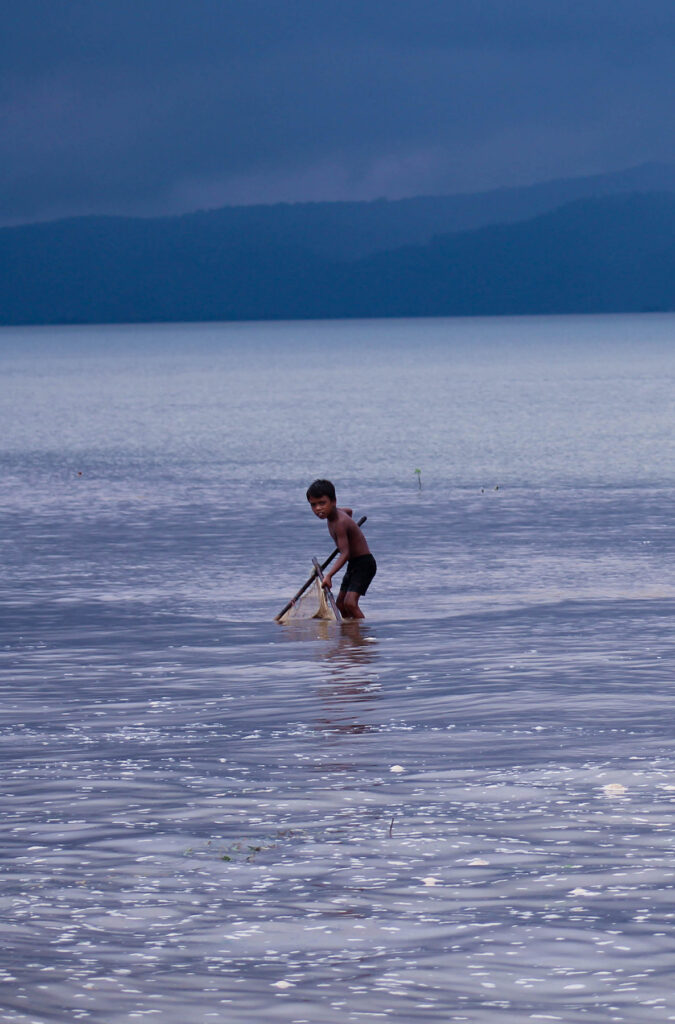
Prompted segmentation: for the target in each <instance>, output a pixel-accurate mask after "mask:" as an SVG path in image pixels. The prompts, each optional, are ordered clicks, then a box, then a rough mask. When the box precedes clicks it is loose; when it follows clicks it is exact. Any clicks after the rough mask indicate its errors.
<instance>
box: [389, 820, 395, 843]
mask: <svg viewBox="0 0 675 1024" xmlns="http://www.w3.org/2000/svg"><path fill="white" fill-rule="evenodd" d="M393 834H394V819H393V818H392V819H391V822H390V823H389V838H390V839H391V837H392V836H393Z"/></svg>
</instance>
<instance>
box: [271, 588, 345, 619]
mask: <svg viewBox="0 0 675 1024" xmlns="http://www.w3.org/2000/svg"><path fill="white" fill-rule="evenodd" d="M301 619H330V620H331V621H332V622H335V614H334V612H333V609H332V608H331V606H330V605H329V604H328V601H327V600H326V592H325V590H324V589H323V587H322V586H321V584H320V583H319V581H318V580H317V579H315V580H314V582H313V583H312V584H311V586H309V587H308V588H307V590H306V591H305V593H304V594H303V595H302V597H299V598H298V600H297V601H296V602H295V604H294V605H291V607H290V608H289V609H288V611H287V612H284V614H283V615H282V616H281V618H280V619H279V620H278V621H279V622H281V623H284V622H298V621H300V620H301Z"/></svg>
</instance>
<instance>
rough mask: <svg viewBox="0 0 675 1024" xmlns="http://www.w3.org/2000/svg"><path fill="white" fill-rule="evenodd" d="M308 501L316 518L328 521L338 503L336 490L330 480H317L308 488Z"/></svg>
mask: <svg viewBox="0 0 675 1024" xmlns="http://www.w3.org/2000/svg"><path fill="white" fill-rule="evenodd" d="M307 501H308V502H309V503H310V505H311V506H312V512H313V513H314V515H315V516H318V517H319V519H326V518H327V516H328V515H329V514H330V513H331V512H332V511H333V509H334V508H335V505H336V502H337V498H336V497H335V488H334V487H333V484H332V483H331V482H330V480H315V481H314V483H311V484H310V485H309V487H308V488H307Z"/></svg>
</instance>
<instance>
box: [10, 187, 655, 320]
mask: <svg viewBox="0 0 675 1024" xmlns="http://www.w3.org/2000/svg"><path fill="white" fill-rule="evenodd" d="M626 173H627V176H628V177H627V179H626V180H628V179H631V174H630V173H629V172H626ZM632 173H634V174H636V175H637V174H638V172H637V171H636V172H632ZM641 173H643V174H646V173H647V172H646V171H645V170H644V169H643V170H642V172H641ZM649 173H650V174H653V175H654V177H655V180H656V179H659V180H661V179H660V178H659V175H661V177H662V178H666V179H667V178H668V174H669V173H671V172H669V171H668V169H667V168H666V169H664V168H662V169H661V170H659V171H657V169H654V168H652V170H651V171H650V172H649ZM638 176H639V175H638ZM590 180H591V179H587V181H590ZM593 180H595V179H593ZM631 180H632V179H631ZM620 184H621V182H620V180H619V176H615V179H614V184H613V186H612V187H613V188H615V194H613V195H604V196H602V197H592V198H584V199H580V200H577V201H575V202H571V203H566V205H563V206H559V207H558V208H556V209H554V210H550V211H548V212H545V213H543V214H541V215H539V216H536V217H531V216H530V217H528V218H527V219H523V220H520V221H517V222H515V223H508V218H507V219H506V220H503V221H502V223H500V224H497V225H494V224H493V225H490V226H484V227H480V228H478V229H475V230H464V231H452V232H447V231H438V232H437V233H436V235H435V237H432V238H431V240H428V239H427V238H426V236H425V239H424V241H423V243H421V244H419V243H415V244H406V245H402V246H391V247H390V248H389V250H387V251H375V252H370V254H369V255H363V249H364V248H365V249H368V248H369V247H368V246H366V245H365V241H363V240H364V239H365V238H366V236H368V237H369V238H370V241H371V243H372V241H373V239H374V237H375V232H374V230H371V229H372V225H373V223H374V221H372V220H371V222H370V227H368V230H366V228H365V227H364V228H363V232H362V242H363V244H360V245H354V247H353V248H352V250H351V251H350V255H349V256H345V255H342V256H341V257H338V256H337V255H336V253H335V252H333V253H332V254H329V253H327V252H321V248H322V246H321V245H319V244H318V242H317V243H316V244H310V239H309V235H308V233H307V231H305V235H304V236H303V234H302V232H300V231H298V230H290V228H289V230H288V232H287V233H286V234H285V233H284V231H283V230H282V227H281V225H282V220H283V217H284V216H286V215H289V214H290V212H292V211H294V210H295V211H296V212H298V211H297V210H296V208H294V207H269V208H262V207H258V208H248V211H247V212H246V211H244V213H242V217H244V216H249V217H252V216H253V213H255V212H256V211H257V212H258V215H259V216H260V217H261V218H262V219H261V220H260V222H259V231H258V233H256V231H254V230H252V229H251V230H250V231H249V230H248V229H247V230H243V229H241V226H240V229H238V230H235V229H234V228H233V227H232V224H231V223H230V224H229V227H227V228H224V227H223V225H222V220H223V218H225V219H227V218H226V216H225V214H226V211H215V212H214V213H210V214H193V215H190V216H185V217H177V218H162V219H157V220H140V219H133V218H108V217H101V218H91V217H90V218H80V219H74V220H68V221H56V222H52V223H48V224H35V225H25V226H21V227H14V228H5V229H3V230H0V323H5V324H22V323H24V324H28V323H89V322H117V323H119V322H134V321H146V322H147V321H173V320H239V319H288V318H315V317H316V318H322V317H355V316H363V317H368V316H431V315H475V314H497V313H561V312H601V311H602V312H605V311H642V310H671V309H675V188H674V189H673V190H667V191H665V192H660V193H653V192H652V193H647V194H639V193H638V194H632V193H628V192H626V191H625V189H624V188H623V186H622V187H619V186H620ZM624 184H625V182H624ZM596 185H597V187H599V185H598V183H597V180H596ZM568 187H569V188H572V187H574V188H581V185H580V183H579V182H567V183H565V182H560V183H557V184H556V183H549V185H548V186H536V187H535V188H534V189H533V190H525V191H527V192H528V195H529V200H528V202H529V205H530V206H532V204H534V203H537V202H541V203H543V202H544V193H546V196H547V197H548V199H547V200H546V201H550V199H551V196H552V195H553V193H554V191H555V189H558V190H560V191H563V190H564V189H565V188H568ZM589 187H590V186H589ZM603 187H604V188H606V189H608V188H609V186H608V182H607V180H606V179H604V185H603ZM516 191H520V190H509V191H508V193H507V198H508V202H509V203H510V204H511V210H512V212H514V211H515V209H516V206H517V202H516V196H515V194H514V193H515V192H516ZM486 195H487V196H492V197H493V198H494V197H496V196H497V195H498V194H497V193H489V194H486ZM459 198H461V197H451V199H447V200H438V201H437V202H439V203H441V202H447V203H448V204H450V203H451V201H452V202H454V201H455V200H458V199H459ZM463 198H464V199H469V198H470V199H471V200H472V202H474V201H475V200H476V197H463ZM484 198H485V197H484ZM525 198H526V197H525V196H523V197H521V199H519V200H518V201H519V202H520V201H522V203H523V204H525ZM494 201H495V202H497V200H496V199H494ZM404 202H405V203H406V204H412V206H414V205H415V204H424V203H426V202H430V203H432V202H434V201H433V200H421V199H420V200H406V201H404ZM485 202H486V204H487V203H488V200H487V199H485ZM378 205H381V207H382V208H387V207H398V206H399V204H386V203H383V204H369V203H365V204H317V209H318V208H321V209H323V211H324V214H325V217H324V220H323V221H322V224H323V227H322V230H323V231H324V233H325V232H326V231H327V228H326V225H327V224H328V222H329V220H330V217H333V219H334V220H333V223H334V224H336V223H337V221H338V220H339V216H338V215H339V213H340V211H341V210H342V212H344V210H343V208H344V207H349V208H350V211H352V212H353V211H355V210H356V209H357V208H358V209H360V210H361V211H362V212H364V216H365V219H364V221H363V224H365V223H366V221H367V219H368V213H369V211H370V212H372V208H373V207H378ZM526 205H527V204H526ZM310 208H311V209H314V208H313V207H302V210H305V211H306V210H308V209H310ZM466 209H468V207H467V208H466ZM466 209H465V212H466ZM262 210H267V213H268V214H270V211H271V212H272V213H273V214H274V216H277V217H278V218H279V219H278V220H277V222H276V225H277V226H276V228H275V231H274V232H272V231H271V228H270V225H271V224H272V221H273V217H272V219H270V218H269V217H268V219H267V220H266V221H265V222H264V224H263V220H264V218H263V215H262V213H261V211H262ZM232 213H233V211H232V210H229V211H227V215H228V216H229V215H230V214H232ZM270 215H271V214H270ZM350 215H351V213H350ZM467 216H468V214H467ZM514 216H515V213H514ZM440 220H441V218H439V222H440ZM357 221H358V218H356V215H355V214H354V225H355V226H356V225H357ZM385 221H386V218H383V219H382V221H381V225H385V226H386V224H385ZM242 223H243V222H242ZM251 223H252V221H249V226H250V224H251ZM295 223H296V227H297V223H298V222H295ZM307 223H308V221H306V222H305V228H306V227H307ZM387 223H388V227H387V230H388V231H391V232H392V233H394V234H395V232H394V228H393V227H392V223H393V222H392V221H389V222H387ZM410 223H412V220H411V222H410ZM342 224H343V227H344V225H345V224H346V221H344V220H343V221H342ZM402 224H403V221H401V222H400V223H399V225H398V227H397V228H396V230H397V231H399V230H400V233H402V234H405V232H403V227H402ZM318 225H319V219H317V220H316V221H315V223H314V229H315V230H316V235H315V238H319V237H320V236H321V231H319V229H318ZM355 229H356V228H355ZM383 230H384V229H383ZM418 230H419V231H421V230H422V229H421V228H419V227H418ZM425 230H427V231H428V230H429V228H428V227H427V229H425ZM369 232H370V233H369ZM310 234H311V233H310ZM328 234H330V232H328ZM263 236H264V239H265V240H264V241H263V240H262V238H263ZM303 237H304V239H305V244H302V239H303ZM322 237H324V240H325V239H326V238H327V237H328V236H327V235H326V234H324V235H323V236H322ZM380 237H383V236H380ZM346 238H347V232H346V231H345V233H343V236H342V242H341V245H344V246H345V247H347V248H348V246H347V243H346ZM324 248H326V249H327V248H329V247H328V246H324Z"/></svg>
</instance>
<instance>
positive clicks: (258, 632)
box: [0, 316, 675, 1024]
mask: <svg viewBox="0 0 675 1024" xmlns="http://www.w3.org/2000/svg"><path fill="white" fill-rule="evenodd" d="M674 334H675V318H674V317H671V316H644V317H595V318H561V319H555V318H550V319H522V320H519V319H518V320H517V319H513V320H471V321H469V320H467V321H461V320H457V321H452V320H447V321H443V320H436V321H423V322H414V321H407V322H406V321H388V322H371V323H325V324H273V325H259V324H246V325H200V326H162V327H121V328H100V327H92V328H76V329H65V328H63V329H62V328H54V329H40V330H34V329H22V330H7V329H5V330H3V331H2V332H0V370H1V372H2V380H3V389H2V406H1V408H0V437H1V438H2V442H1V448H2V452H1V456H0V458H1V460H2V477H1V480H0V499H1V501H2V518H3V531H2V538H1V541H0V543H1V545H2V552H1V553H2V564H3V573H2V578H1V579H0V614H1V616H2V620H1V634H0V656H1V661H2V669H3V672H2V697H3V700H2V712H1V714H0V730H1V733H2V746H1V748H0V750H1V753H0V763H1V765H2V772H3V777H4V778H3V793H4V798H3V803H2V817H3V830H2V833H1V834H0V852H1V854H2V857H1V860H0V865H1V866H0V872H1V876H2V886H1V888H0V894H1V895H0V901H1V904H2V907H1V909H2V916H3V920H4V928H3V938H4V942H3V953H2V957H1V959H0V1006H2V1008H3V1018H2V1019H3V1021H7V1022H11V1024H19V1022H20V1024H28V1022H31V1024H32V1022H39V1024H63V1022H66V1021H67V1022H70V1021H92V1022H97V1024H127V1022H130V1021H144V1020H152V1019H158V1020H161V1021H162V1022H167V1024H186V1022H189V1024H208V1022H209V1021H228V1022H230V1021H231V1022H256V1024H259V1022H260V1021H263V1020H264V1021H269V1022H275V1021H279V1022H283V1024H342V1022H354V1024H366V1022H371V1021H379V1020H382V1021H387V1020H389V1021H396V1022H398V1024H409V1022H413V1021H414V1022H418V1021H419V1022H432V1021H433V1022H438V1021H443V1022H450V1021H464V1022H470V1024H492V1022H496V1021H499V1022H500V1024H501V1022H508V1024H511V1022H513V1024H521V1022H523V1021H530V1020H532V1021H555V1020H558V1021H563V1022H565V1024H577V1022H578V1024H586V1022H588V1024H595V1022H603V1024H605V1022H610V1021H620V1022H626V1024H643V1022H655V1024H662V1022H664V1021H667V1020H675V997H674V996H673V994H672V984H671V980H670V972H671V965H672V958H673V952H674V946H675V942H674V937H673V917H674V915H675V900H674V887H673V881H672V879H673V869H674V867H675V863H674V857H673V839H674V838H675V822H674V819H673V795H674V794H675V756H674V754H673V747H672V734H673V721H674V711H675V708H674V698H675V691H674V689H673V659H674V656H675V645H674V644H673V639H672V619H673V612H674V610H675V573H674V570H673V558H672V554H673V546H674V541H673V530H672V525H671V524H672V506H673V497H674V491H675V460H674V458H673V455H674V454H675V453H674V451H673V446H674V442H673V403H672V394H673V388H674V382H675V346H674V345H673V335H674ZM416 469H421V471H422V472H421V482H422V489H421V490H420V489H419V488H418V480H417V476H416V474H415V470H416ZM318 475H321V476H324V475H325V476H329V477H332V478H333V479H335V481H336V483H337V484H338V487H339V492H338V496H339V498H340V499H341V500H342V501H343V502H345V503H346V502H349V503H350V504H353V505H354V509H355V514H356V515H361V514H367V515H368V523H367V525H366V527H365V529H366V531H367V534H368V537H369V539H370V542H371V546H372V548H373V551H374V553H375V554H376V557H377V559H378V563H379V571H378V575H377V577H376V580H375V581H374V583H373V586H372V588H371V590H370V592H369V594H368V595H367V597H366V598H365V599H364V600H363V602H362V604H363V607H364V610H365V612H366V614H367V616H368V618H367V620H366V621H365V622H364V623H363V624H361V625H354V626H352V627H350V628H347V627H344V628H342V629H341V628H339V627H336V626H334V625H329V624H320V623H308V624H306V625H305V624H301V625H300V626H295V627H293V628H292V629H291V628H282V627H279V626H277V625H275V624H274V622H273V621H272V619H273V616H274V614H275V613H276V612H277V611H278V610H279V609H280V607H281V606H282V605H283V604H284V603H285V601H286V600H287V598H288V597H290V596H291V594H292V593H293V592H294V591H295V590H296V589H297V587H298V586H299V585H300V583H301V582H302V580H303V578H304V577H305V576H306V575H307V574H308V572H309V566H310V559H311V556H312V555H313V554H317V555H319V556H323V555H325V554H326V553H327V552H328V551H329V550H330V548H331V543H330V541H329V538H328V535H327V533H326V531H325V526H324V525H323V524H322V523H320V522H319V521H318V520H316V519H314V518H313V517H312V516H311V514H310V512H309V510H308V508H307V506H306V503H305V499H304V490H305V488H306V486H307V483H308V482H309V481H310V480H311V479H313V478H314V477H315V476H318Z"/></svg>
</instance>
